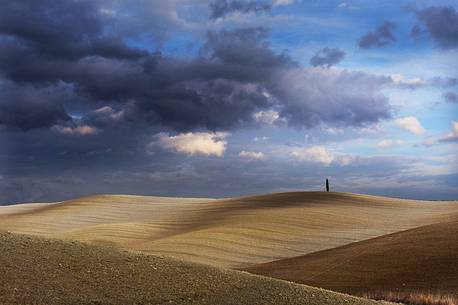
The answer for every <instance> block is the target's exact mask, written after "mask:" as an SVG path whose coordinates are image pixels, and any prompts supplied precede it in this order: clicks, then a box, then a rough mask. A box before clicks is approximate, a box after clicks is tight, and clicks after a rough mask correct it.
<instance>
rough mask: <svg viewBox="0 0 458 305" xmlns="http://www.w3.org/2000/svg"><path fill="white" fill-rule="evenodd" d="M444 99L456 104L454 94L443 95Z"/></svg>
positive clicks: (456, 98)
mask: <svg viewBox="0 0 458 305" xmlns="http://www.w3.org/2000/svg"><path fill="white" fill-rule="evenodd" d="M444 98H445V100H446V101H447V102H449V103H458V94H456V93H455V92H446V93H444Z"/></svg>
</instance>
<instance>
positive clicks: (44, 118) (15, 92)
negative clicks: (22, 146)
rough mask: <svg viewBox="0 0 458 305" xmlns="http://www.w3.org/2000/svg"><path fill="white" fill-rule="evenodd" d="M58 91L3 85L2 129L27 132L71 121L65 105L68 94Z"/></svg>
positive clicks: (0, 103)
mask: <svg viewBox="0 0 458 305" xmlns="http://www.w3.org/2000/svg"><path fill="white" fill-rule="evenodd" d="M56 90H57V89H55V88H54V89H49V90H40V89H36V88H33V87H29V86H17V85H14V84H12V83H9V82H0V126H3V127H6V128H8V129H20V130H24V131H26V130H30V129H34V128H47V127H51V126H53V125H54V124H57V123H58V122H63V121H69V120H70V117H69V116H68V115H67V114H66V112H65V110H64V107H63V104H62V102H61V101H62V99H63V98H64V97H65V94H63V93H61V92H56Z"/></svg>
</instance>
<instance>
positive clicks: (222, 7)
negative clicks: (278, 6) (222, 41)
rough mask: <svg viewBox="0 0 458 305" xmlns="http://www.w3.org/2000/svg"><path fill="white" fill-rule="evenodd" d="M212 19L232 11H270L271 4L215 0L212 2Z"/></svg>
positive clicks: (238, 0)
mask: <svg viewBox="0 0 458 305" xmlns="http://www.w3.org/2000/svg"><path fill="white" fill-rule="evenodd" d="M209 7H210V19H213V20H215V19H218V18H224V17H225V16H226V15H229V14H231V13H235V12H240V13H245V14H246V13H258V12H269V11H270V10H271V8H272V7H271V5H270V4H269V3H266V2H261V1H246V0H214V1H212V2H210V4H209Z"/></svg>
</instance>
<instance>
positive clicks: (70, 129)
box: [51, 125, 99, 136]
mask: <svg viewBox="0 0 458 305" xmlns="http://www.w3.org/2000/svg"><path fill="white" fill-rule="evenodd" d="M51 129H52V130H53V131H55V132H57V133H60V134H64V135H78V136H89V135H93V134H96V133H97V132H99V130H98V129H97V128H95V127H92V126H88V125H79V126H61V125H54V126H53V127H52V128H51Z"/></svg>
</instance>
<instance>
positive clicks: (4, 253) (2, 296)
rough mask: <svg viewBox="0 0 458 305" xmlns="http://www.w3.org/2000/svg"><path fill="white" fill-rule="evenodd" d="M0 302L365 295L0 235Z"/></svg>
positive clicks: (86, 304) (52, 304) (113, 303)
mask: <svg viewBox="0 0 458 305" xmlns="http://www.w3.org/2000/svg"><path fill="white" fill-rule="evenodd" d="M0 249H1V252H0V253H1V255H0V274H1V276H0V303H1V304H4V305H22V304H36V305H44V304H46V305H71V304H75V305H76V304H78V305H94V304H97V305H117V304H119V305H121V304H122V305H124V304H138V305H142V304H172V305H173V304H209V305H213V304H222V305H224V304H228V305H229V304H234V305H236V304H237V305H243V304H247V305H248V304H250V305H256V304H305V305H326V304H327V305H339V304H348V305H376V304H382V303H381V302H375V301H371V300H366V299H361V298H357V297H352V296H348V295H343V294H339V293H335V292H331V291H326V290H323V289H318V288H312V287H307V286H304V285H299V284H294V283H289V282H285V281H281V280H276V279H270V278H266V277H260V276H255V275H250V274H248V273H244V272H239V271H233V270H223V269H219V268H215V267H210V266H205V265H200V264H193V263H188V262H183V261H178V260H174V259H170V258H161V257H156V256H151V255H149V256H146V255H139V254H134V253H131V252H126V251H119V250H117V249H115V248H112V247H107V246H100V245H98V246H95V245H88V244H83V243H79V242H75V241H73V242H66V241H61V240H50V239H44V238H40V237H31V236H25V235H17V234H11V233H0Z"/></svg>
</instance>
